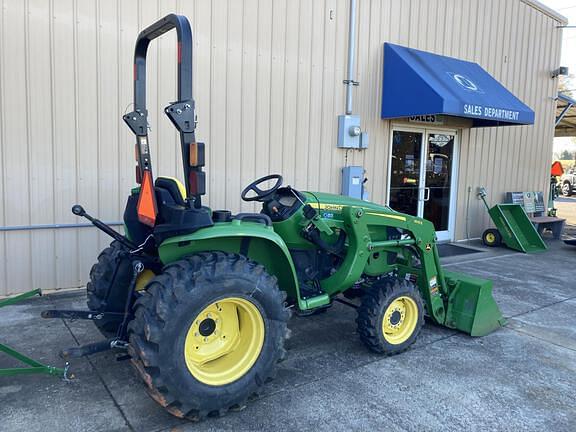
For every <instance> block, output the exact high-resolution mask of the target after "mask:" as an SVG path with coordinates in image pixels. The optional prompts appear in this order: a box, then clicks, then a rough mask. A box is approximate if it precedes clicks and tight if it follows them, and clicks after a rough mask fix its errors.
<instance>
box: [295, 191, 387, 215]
mask: <svg viewBox="0 0 576 432" xmlns="http://www.w3.org/2000/svg"><path fill="white" fill-rule="evenodd" d="M304 195H305V196H306V202H308V203H309V204H310V205H311V206H312V207H317V208H318V209H319V210H329V211H333V212H339V211H341V210H342V207H345V206H352V207H362V208H365V209H370V210H375V211H381V212H387V213H396V212H395V211H394V210H392V209H391V208H390V207H388V206H385V205H379V204H375V203H372V202H370V201H363V200H359V199H357V198H351V197H348V196H343V195H335V194H329V193H324V192H304ZM315 204H316V205H315Z"/></svg>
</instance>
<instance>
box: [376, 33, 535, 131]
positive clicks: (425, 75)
mask: <svg viewBox="0 0 576 432" xmlns="http://www.w3.org/2000/svg"><path fill="white" fill-rule="evenodd" d="M432 114H443V115H449V116H455V117H466V118H470V119H472V120H473V127H485V126H504V125H518V124H524V125H525V124H533V123H534V111H532V110H531V109H530V108H529V107H528V106H526V105H525V104H524V103H522V102H521V101H520V100H519V99H518V98H517V97H516V96H514V95H513V94H512V93H510V92H509V91H508V90H507V89H506V88H505V87H504V86H503V85H502V84H500V83H499V82H498V81H496V79H494V78H493V77H492V76H491V75H490V74H489V73H488V72H486V71H485V70H484V69H482V68H481V67H480V66H479V65H478V64H476V63H472V62H468V61H464V60H459V59H456V58H453V57H446V56H441V55H437V54H432V53H429V52H426V51H420V50H416V49H412V48H406V47H403V46H399V45H393V44H389V43H385V44H384V81H383V84H382V113H381V117H382V118H383V119H389V118H399V117H411V116H421V115H432Z"/></svg>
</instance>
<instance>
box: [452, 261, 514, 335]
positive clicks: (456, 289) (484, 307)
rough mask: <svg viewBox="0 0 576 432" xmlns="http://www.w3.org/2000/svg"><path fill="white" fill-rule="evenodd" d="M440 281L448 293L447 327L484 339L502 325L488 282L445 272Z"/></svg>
mask: <svg viewBox="0 0 576 432" xmlns="http://www.w3.org/2000/svg"><path fill="white" fill-rule="evenodd" d="M444 277H445V279H446V283H447V285H448V287H449V291H450V294H449V298H448V310H447V312H446V322H445V325H446V326H447V327H450V328H454V329H457V330H460V331H463V332H465V333H468V334H470V335H471V336H484V335H487V334H488V333H491V332H493V331H494V330H496V329H498V328H500V327H503V326H504V325H505V324H506V320H505V319H504V317H503V316H502V312H500V308H498V305H497V304H496V301H495V300H494V298H493V297H492V281H488V280H485V279H479V278H475V277H472V276H468V275H464V274H461V273H453V272H446V273H445V276H444Z"/></svg>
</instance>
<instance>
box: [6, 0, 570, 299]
mask: <svg viewBox="0 0 576 432" xmlns="http://www.w3.org/2000/svg"><path fill="white" fill-rule="evenodd" d="M358 3H359V10H358V28H359V37H358V47H357V48H358V51H357V54H358V61H357V79H358V80H359V81H360V82H361V85H360V87H357V88H356V89H355V91H354V93H355V94H354V97H355V98H354V109H355V111H356V112H357V113H358V114H360V115H361V116H362V121H363V127H364V129H366V130H367V131H368V132H369V133H370V148H369V149H368V150H366V151H364V152H357V151H348V152H346V151H344V150H338V149H336V133H337V115H338V114H341V113H342V112H343V111H344V86H343V84H342V80H343V79H344V75H345V63H346V49H347V30H348V28H347V20H348V1H347V0H313V1H312V0H274V1H268V0H243V1H241V0H213V1H208V0H196V1H177V0H163V1H159V0H122V1H120V0H83V1H79V0H51V1H45V0H27V1H21V0H2V11H1V13H2V15H1V28H0V51H1V52H0V170H1V174H0V206H1V208H0V226H14V225H28V224H54V223H75V222H79V221H78V220H77V219H76V218H75V217H74V216H72V215H71V214H70V212H69V209H70V206H71V205H72V204H74V203H76V202H81V203H82V204H83V205H85V207H86V208H87V209H88V210H89V211H90V212H92V213H93V214H97V215H99V217H100V218H101V219H103V220H107V221H117V220H120V219H121V216H122V210H123V206H124V202H125V198H126V195H127V193H128V190H129V189H130V187H131V186H132V185H133V175H134V174H133V173H134V168H133V166H134V162H133V151H134V150H133V137H132V136H131V134H130V132H129V130H128V128H126V127H125V126H124V125H123V124H122V122H121V115H122V114H123V113H124V112H125V111H127V110H129V109H130V108H131V107H130V103H131V99H132V53H133V44H134V40H135V37H136V35H137V33H138V30H139V29H141V28H143V27H144V26H146V25H148V24H150V23H151V22H153V21H154V20H156V19H157V18H159V17H161V16H163V15H165V14H167V13H169V12H174V11H175V12H177V13H182V14H185V15H187V16H188V17H189V18H190V19H191V21H192V26H193V32H194V46H195V58H194V92H195V98H196V103H197V112H198V117H199V127H198V130H197V136H198V138H199V139H200V140H204V141H205V142H206V143H207V149H208V151H207V162H208V166H207V172H208V179H209V180H208V195H207V198H208V199H207V202H208V204H209V205H211V206H212V207H213V208H230V209H231V210H233V211H240V210H243V211H247V210H250V209H253V208H254V206H252V205H248V204H246V203H243V202H241V200H240V198H239V192H240V189H241V187H242V185H244V184H246V183H248V182H249V181H250V180H251V179H253V178H255V177H258V176H261V175H264V174H267V173H269V172H280V173H282V174H283V175H284V176H285V178H286V181H287V182H288V183H291V184H293V185H294V186H295V187H297V188H302V189H312V190H324V191H331V192H338V191H339V184H340V169H341V167H342V166H344V165H345V164H346V163H347V164H358V165H363V166H364V167H365V168H366V170H367V177H368V179H369V181H368V189H369V193H370V197H371V199H372V200H374V201H376V202H385V199H386V181H387V180H386V179H387V176H388V155H389V141H390V129H391V125H390V122H387V121H382V120H381V119H380V116H379V112H380V105H381V96H380V92H381V79H382V44H383V43H384V42H386V41H389V42H392V43H397V44H402V45H409V46H411V47H414V48H419V49H424V50H429V51H432V52H436V53H439V54H446V55H450V56H455V57H459V58H463V59H467V60H472V61H476V62H478V63H480V64H481V65H482V66H483V67H484V68H485V69H487V70H488V72H490V73H491V74H492V75H494V76H495V77H496V78H497V79H498V80H500V81H501V82H502V83H503V84H504V85H505V86H506V87H508V88H509V89H511V90H512V91H513V92H514V93H515V94H516V95H517V96H518V97H520V99H522V100H523V101H524V102H526V103H527V104H528V105H530V106H531V107H532V108H533V109H534V110H535V111H536V124H535V125H534V126H522V127H507V128H488V129H466V128H465V129H461V130H460V131H459V139H460V160H459V184H458V190H457V194H458V195H457V196H458V199H457V223H456V238H457V239H462V238H465V237H467V235H468V234H467V231H468V232H469V235H470V236H472V237H475V236H478V235H479V234H480V232H481V230H482V229H483V228H484V227H486V226H487V225H488V224H489V219H488V217H487V215H486V212H485V210H484V208H483V206H482V205H481V203H480V202H479V201H478V200H477V199H476V198H475V191H476V188H477V187H478V186H481V185H482V186H486V187H487V188H488V190H489V194H490V198H491V200H492V201H493V202H497V201H500V200H501V198H502V193H503V192H504V191H506V190H512V189H515V190H526V189H537V190H542V189H546V187H547V182H548V167H549V164H550V157H551V151H550V150H551V144H552V134H553V124H552V121H553V116H554V100H553V97H554V96H555V92H556V85H557V83H556V81H555V80H552V79H550V78H549V71H550V70H552V69H554V68H555V67H557V65H558V61H559V55H560V40H561V39H560V38H561V34H560V30H557V29H556V28H555V26H557V25H558V24H559V22H558V21H557V20H555V19H554V18H552V17H551V16H549V15H547V14H545V13H543V12H542V11H539V10H537V9H535V8H534V7H533V6H531V5H530V4H529V3H530V2H528V1H521V0H513V1H506V2H502V1H499V0H489V1H483V0H468V1H459V0H428V1H427V0H387V1H384V0H362V1H360V2H358ZM174 41H175V37H174V35H166V36H165V37H163V38H162V39H161V40H159V41H158V42H157V43H154V44H152V45H151V47H150V57H149V64H148V76H149V78H150V81H149V85H148V94H147V97H148V106H149V110H150V122H151V128H152V129H151V132H150V138H151V143H152V151H153V160H154V167H155V172H156V174H157V175H174V173H176V174H178V175H181V171H182V170H181V167H180V161H179V148H178V141H177V136H176V133H175V131H174V129H173V128H172V127H171V126H170V124H169V122H168V120H167V119H166V118H165V117H164V114H163V113H162V108H163V107H164V106H165V105H166V104H167V103H168V102H169V101H172V100H174V98H175V94H176V84H175V79H174V78H175V74H176V69H175V64H174V63H175V62H174V59H175V55H176V53H175V43H174ZM159 148H160V149H161V151H158V149H159ZM469 188H470V190H471V192H470V193H469V192H468V190H469ZM468 200H469V205H468ZM467 207H469V210H468V211H467ZM467 226H468V227H467ZM107 243H108V239H107V238H106V237H105V236H104V235H101V234H99V233H98V232H97V231H96V230H95V229H93V228H80V229H59V230H34V231H15V232H0V295H4V294H8V293H14V292H20V291H25V290H27V289H30V288H35V287H41V288H45V289H49V288H57V287H58V288H67V287H75V286H80V285H83V284H84V283H85V282H86V277H87V275H88V271H89V268H90V265H91V264H92V263H93V262H94V260H95V258H96V255H97V253H98V251H99V250H100V249H101V248H103V247H104V246H105V245H106V244H107Z"/></svg>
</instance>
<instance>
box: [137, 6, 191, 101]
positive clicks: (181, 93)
mask: <svg viewBox="0 0 576 432" xmlns="http://www.w3.org/2000/svg"><path fill="white" fill-rule="evenodd" d="M172 29H176V34H177V37H178V100H179V101H185V100H190V99H192V49H193V48H192V29H191V28H190V23H189V22H188V18H186V17H185V16H182V15H175V14H170V15H166V16H165V17H164V18H162V19H160V20H159V21H156V22H155V23H154V24H152V25H150V26H149V27H146V28H145V29H144V30H142V31H141V32H140V34H139V35H138V39H137V40H136V49H135V50H134V110H138V109H140V110H145V109H146V54H147V52H148V45H150V42H151V41H153V40H154V39H156V38H158V37H160V36H162V35H163V34H164V33H166V32H168V31H170V30H172Z"/></svg>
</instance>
